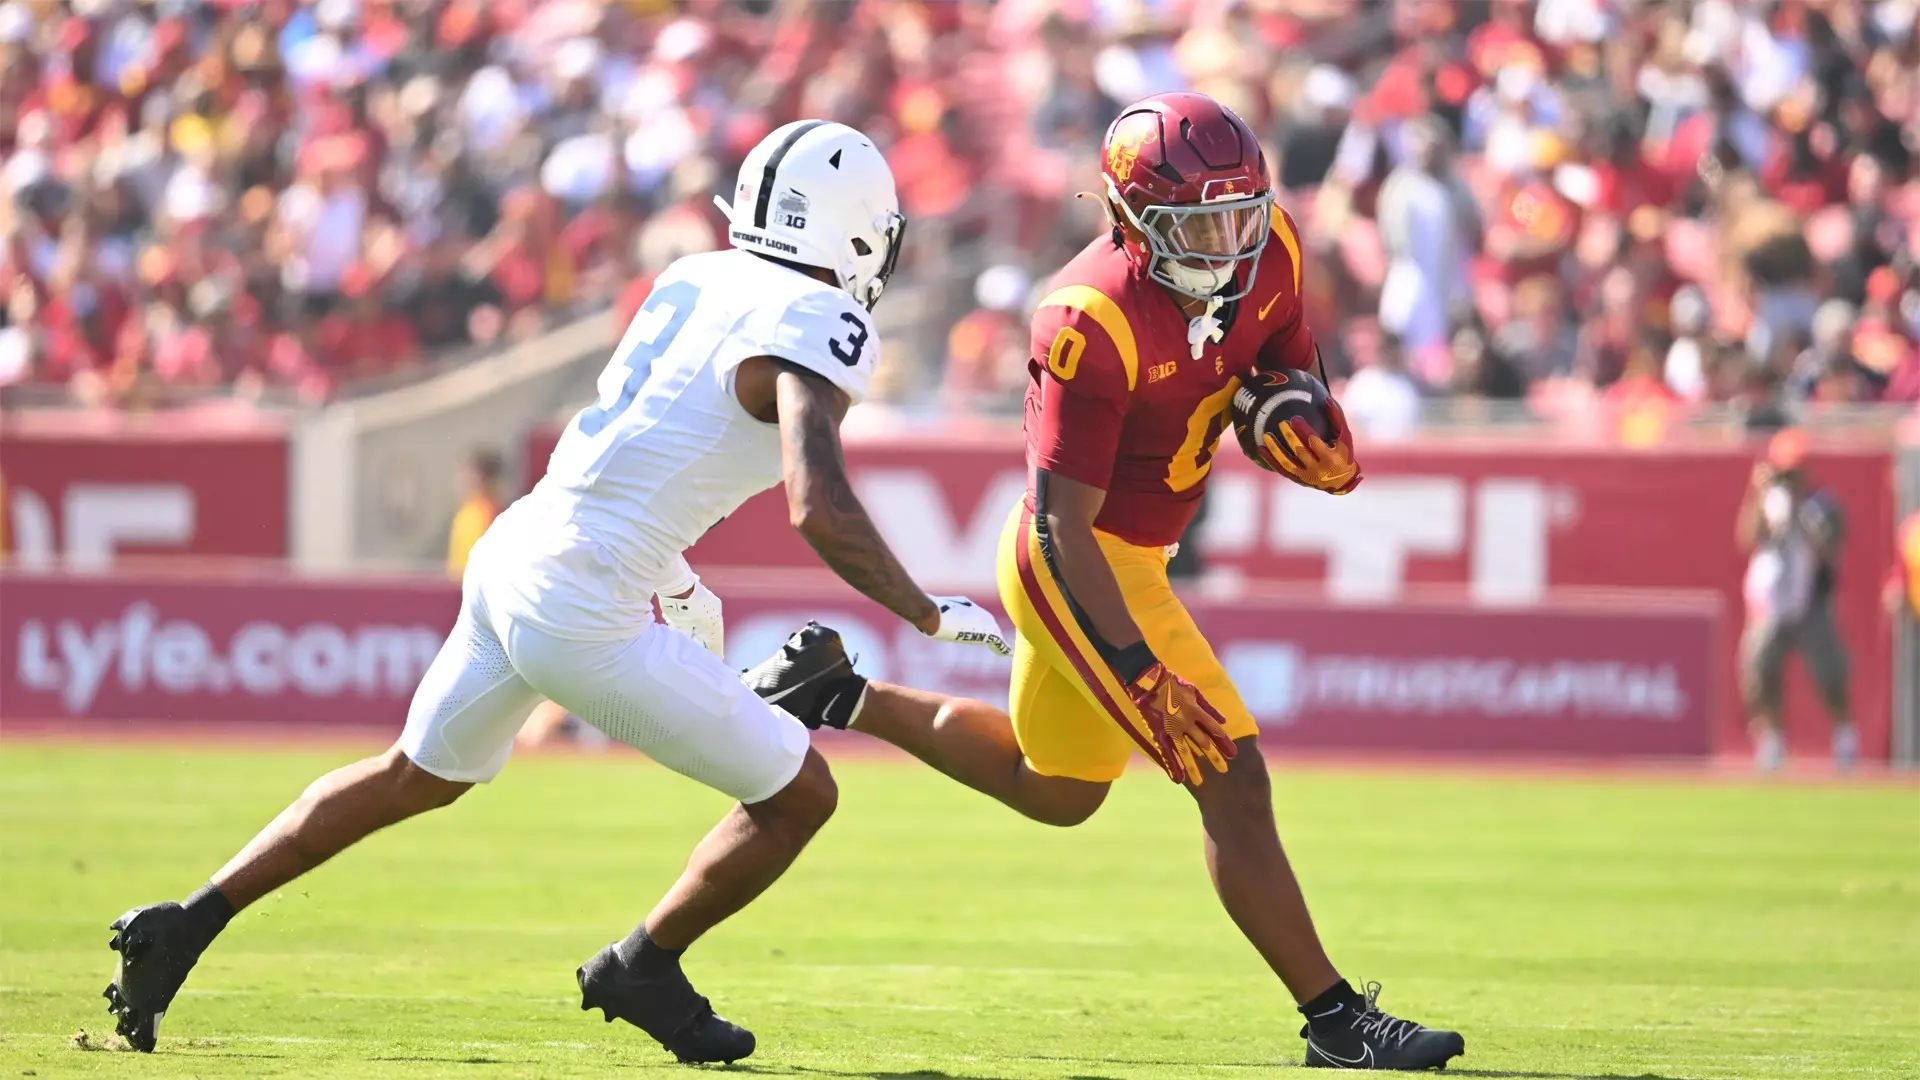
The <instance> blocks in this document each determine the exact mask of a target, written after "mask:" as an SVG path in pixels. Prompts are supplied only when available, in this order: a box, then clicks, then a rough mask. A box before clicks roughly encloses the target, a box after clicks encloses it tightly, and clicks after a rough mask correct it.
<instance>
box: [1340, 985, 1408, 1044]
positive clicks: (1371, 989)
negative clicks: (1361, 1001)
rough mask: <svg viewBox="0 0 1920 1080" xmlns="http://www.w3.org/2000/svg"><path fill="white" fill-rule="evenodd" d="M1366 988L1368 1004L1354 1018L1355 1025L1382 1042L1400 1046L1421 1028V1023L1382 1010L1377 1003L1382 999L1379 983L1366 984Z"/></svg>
mask: <svg viewBox="0 0 1920 1080" xmlns="http://www.w3.org/2000/svg"><path fill="white" fill-rule="evenodd" d="M1366 989H1367V1006H1366V1008H1364V1009H1362V1010H1360V1015H1358V1016H1356V1017H1354V1018H1353V1026H1354V1027H1355V1028H1356V1029H1357V1030H1359V1031H1361V1032H1362V1033H1364V1034H1366V1035H1368V1036H1370V1037H1372V1038H1374V1039H1377V1040H1379V1041H1380V1042H1384V1043H1390V1044H1392V1045H1394V1046H1399V1045H1401V1044H1402V1043H1404V1042H1406V1041H1407V1040H1408V1039H1411V1038H1413V1036H1414V1033H1415V1032H1418V1031H1419V1030H1420V1025H1419V1024H1416V1023H1414V1022H1413V1021H1411V1020H1402V1019H1400V1018H1399V1017H1397V1016H1390V1015H1388V1014H1387V1013H1384V1012H1381V1011H1380V1006H1379V1005H1378V1004H1376V1002H1378V1001H1379V999H1380V984H1379V983H1377V982H1370V983H1368V984H1366Z"/></svg>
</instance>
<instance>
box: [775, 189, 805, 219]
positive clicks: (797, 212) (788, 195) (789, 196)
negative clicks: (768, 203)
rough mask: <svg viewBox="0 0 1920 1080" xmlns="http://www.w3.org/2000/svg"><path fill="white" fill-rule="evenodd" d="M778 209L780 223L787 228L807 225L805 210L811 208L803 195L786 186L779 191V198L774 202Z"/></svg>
mask: <svg viewBox="0 0 1920 1080" xmlns="http://www.w3.org/2000/svg"><path fill="white" fill-rule="evenodd" d="M774 206H775V207H776V208H777V209H778V210H779V211H780V224H782V225H785V226H786V227H787V228H789V229H804V228H806V227H807V212H808V211H809V210H811V209H812V208H813V204H812V203H811V202H809V201H808V199H807V197H806V196H805V195H802V194H800V193H799V192H797V191H795V190H793V189H792V188H788V189H787V190H786V191H784V192H781V193H780V199H779V201H778V202H776V203H775V204H774Z"/></svg>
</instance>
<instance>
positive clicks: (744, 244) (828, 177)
mask: <svg viewBox="0 0 1920 1080" xmlns="http://www.w3.org/2000/svg"><path fill="white" fill-rule="evenodd" d="M713 201H714V204H715V205H717V206H719V207H720V212H721V213H723V214H725V215H727V221H728V222H729V227H728V230H727V232H728V236H729V238H730V239H731V240H732V242H733V246H734V247H737V248H739V249H741V250H742V251H753V252H758V253H760V254H762V255H768V256H772V257H773V258H776V259H784V260H786V261H788V262H794V263H799V264H800V265H802V266H817V267H820V268H822V269H824V270H830V271H832V272H833V274H834V276H835V278H836V279H837V280H838V281H839V283H840V287H841V288H842V289H845V290H846V291H847V292H849V293H851V294H853V298H854V299H855V300H858V301H859V302H860V303H861V304H863V305H865V306H866V308H867V309H868V310H872V309H873V305H874V302H875V301H877V300H879V299H880V293H881V292H882V290H884V289H885V288H886V287H887V278H888V277H890V276H892V274H893V267H894V264H895V263H896V262H898V261H899V259H900V244H901V238H902V237H903V236H904V235H905V233H906V229H907V219H906V218H905V217H904V216H902V215H901V213H900V199H899V197H898V196H897V195H896V194H895V193H894V187H893V170H892V169H891V168H889V167H888V166H887V159H886V158H885V157H882V156H881V154H880V151H879V150H878V149H876V148H875V147H874V145H873V142H872V140H870V139H868V138H867V137H866V136H865V135H862V134H860V133H859V132H858V131H855V130H854V129H852V128H850V127H848V126H846V125H845V124H836V123H833V122H832V121H829V120H796V121H794V122H793V123H791V124H787V125H784V126H782V127H780V128H778V129H776V130H775V131H774V132H773V134H771V135H768V136H767V137H766V138H764V139H762V140H760V145H758V146H756V147H754V148H753V150H752V152H750V153H748V154H747V160H746V161H744V162H742V163H741V165H740V179H739V182H738V183H736V184H735V185H734V188H733V203H732V205H728V203H727V201H726V200H725V199H722V198H720V197H718V196H715V197H714V200H713Z"/></svg>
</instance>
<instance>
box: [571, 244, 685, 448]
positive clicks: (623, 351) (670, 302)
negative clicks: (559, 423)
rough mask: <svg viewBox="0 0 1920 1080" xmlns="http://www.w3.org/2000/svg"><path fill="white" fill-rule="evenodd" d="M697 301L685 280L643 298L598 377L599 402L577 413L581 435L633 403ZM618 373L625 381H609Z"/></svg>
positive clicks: (591, 433)
mask: <svg viewBox="0 0 1920 1080" xmlns="http://www.w3.org/2000/svg"><path fill="white" fill-rule="evenodd" d="M699 300H700V287H699V286H697V285H695V284H693V283H692V282H689V281H676V282H674V283H672V284H670V285H666V286H663V287H661V288H659V289H655V290H654V291H653V293H652V294H651V295H649V296H648V297H647V302H646V303H644V304H642V305H640V310H639V312H638V313H637V314H635V315H634V317H633V322H631V323H629V324H628V325H627V332H626V335H625V336H624V337H622V338H621V339H620V347H619V348H618V349H615V350H614V356H616V357H617V358H618V359H617V361H616V362H615V363H612V364H609V365H607V370H606V373H605V374H603V375H601V376H600V387H599V389H600V400H599V401H597V402H595V403H594V404H593V405H591V406H589V407H588V408H586V409H584V410H582V411H581V413H580V420H579V423H580V432H581V434H583V435H586V436H588V437H589V438H591V437H592V436H595V435H598V434H600V432H601V431H602V430H603V429H604V428H605V427H606V426H607V424H608V423H609V422H611V421H612V420H613V418H614V417H616V416H619V415H620V414H621V413H623V412H625V411H626V410H627V407H628V406H630V405H632V404H633V399H634V398H636V397H638V396H639V395H640V390H641V389H642V388H643V387H645V386H646V385H647V377H648V376H650V375H652V374H653V362H654V361H655V360H658V359H660V356H661V354H663V353H665V352H666V351H667V347H668V346H670V345H672V344H673V339H674V338H675V337H676V336H678V335H679V333H680V328H681V327H682V326H685V325H686V324H687V316H689V315H691V314H693V305H694V304H696V303H698V302H699ZM622 371H624V372H625V373H626V378H625V379H623V380H621V381H620V382H618V383H614V382H612V377H613V376H614V375H616V374H617V373H619V372H622ZM609 398H611V399H612V400H608V399H609Z"/></svg>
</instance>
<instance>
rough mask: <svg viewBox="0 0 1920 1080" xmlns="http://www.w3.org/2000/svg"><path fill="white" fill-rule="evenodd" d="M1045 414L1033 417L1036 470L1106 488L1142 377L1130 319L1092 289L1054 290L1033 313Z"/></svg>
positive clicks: (1035, 355)
mask: <svg viewBox="0 0 1920 1080" xmlns="http://www.w3.org/2000/svg"><path fill="white" fill-rule="evenodd" d="M1032 325H1033V345H1032V348H1033V353H1032V356H1033V360H1032V364H1033V368H1034V371H1035V377H1036V379H1037V382H1038V390H1039V393H1038V395H1037V400H1038V408H1037V409H1036V410H1034V411H1033V412H1031V413H1030V415H1029V416H1028V417H1027V425H1028V436H1027V443H1028V446H1029V448H1030V452H1031V454H1032V459H1033V460H1032V462H1031V464H1032V465H1033V467H1035V468H1038V469H1045V470H1047V471H1048V472H1050V473H1054V474H1057V475H1060V476H1064V477H1066V478H1067V479H1069V480H1074V481H1078V482H1079V483H1082V484H1087V485H1090V486H1092V487H1097V488H1101V489H1105V488H1106V487H1107V486H1108V484H1110V483H1111V482H1112V479H1113V464H1114V458H1115V456H1116V455H1117V454H1118V452H1119V449H1120V429H1121V425H1122V424H1123V423H1124V422H1125V420H1126V416H1127V405H1128V402H1129V400H1130V399H1131V397H1132V395H1133V386H1134V382H1135V380H1136V378H1137V377H1138V371H1139V356H1138V353H1137V351H1136V349H1135V344H1134V338H1133V329H1132V326H1131V325H1130V324H1129V323H1128V321H1127V317H1126V313H1125V312H1124V311H1123V310H1121V308H1120V307H1119V305H1117V304H1115V303H1114V302H1113V301H1112V300H1111V299H1109V298H1108V297H1107V296H1106V295H1105V294H1104V293H1101V292H1100V291H1098V290H1096V289H1094V288H1092V287H1091V286H1086V285H1069V286H1066V287H1063V288H1060V289H1056V290H1054V291H1053V292H1052V293H1050V294H1048V295H1047V297H1046V298H1045V299H1043V300H1041V302H1040V306H1039V307H1038V308H1037V309H1036V310H1035V311H1034V313H1033V324H1032Z"/></svg>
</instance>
